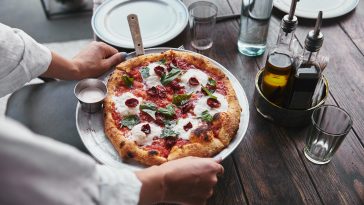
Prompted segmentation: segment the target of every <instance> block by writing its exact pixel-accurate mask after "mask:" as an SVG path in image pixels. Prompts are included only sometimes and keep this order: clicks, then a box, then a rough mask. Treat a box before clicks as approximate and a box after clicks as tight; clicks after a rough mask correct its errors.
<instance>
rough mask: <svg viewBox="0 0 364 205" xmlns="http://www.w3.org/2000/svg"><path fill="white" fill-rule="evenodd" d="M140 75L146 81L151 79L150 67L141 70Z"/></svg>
mask: <svg viewBox="0 0 364 205" xmlns="http://www.w3.org/2000/svg"><path fill="white" fill-rule="evenodd" d="M140 74H141V75H142V77H143V79H146V78H148V77H149V67H144V68H142V69H140Z"/></svg>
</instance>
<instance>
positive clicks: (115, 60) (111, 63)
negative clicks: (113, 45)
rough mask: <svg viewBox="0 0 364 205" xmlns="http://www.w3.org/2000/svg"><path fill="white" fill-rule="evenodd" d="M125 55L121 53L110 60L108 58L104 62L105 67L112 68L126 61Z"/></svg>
mask: <svg viewBox="0 0 364 205" xmlns="http://www.w3.org/2000/svg"><path fill="white" fill-rule="evenodd" d="M125 56H126V55H125V53H123V52H121V53H115V54H114V55H112V56H111V57H109V58H106V59H105V60H104V65H105V67H107V68H111V67H113V66H115V65H117V64H119V63H121V62H123V61H124V60H125Z"/></svg>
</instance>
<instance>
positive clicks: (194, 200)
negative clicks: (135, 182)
mask: <svg viewBox="0 0 364 205" xmlns="http://www.w3.org/2000/svg"><path fill="white" fill-rule="evenodd" d="M223 172H224V168H223V167H222V166H221V165H220V164H218V163H217V162H215V161H214V160H213V159H211V158H208V159H206V158H197V157H186V158H182V159H178V160H173V161H170V162H167V163H165V164H162V165H160V166H153V167H150V168H148V169H145V170H143V171H139V172H137V173H136V175H137V177H138V178H139V179H140V181H141V182H142V183H143V186H142V191H141V194H140V202H139V204H152V203H156V202H173V203H182V204H205V203H206V200H207V199H208V198H210V197H211V196H212V194H213V187H214V185H215V184H216V183H217V175H221V174H223Z"/></svg>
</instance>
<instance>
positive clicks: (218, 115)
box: [212, 112, 221, 121]
mask: <svg viewBox="0 0 364 205" xmlns="http://www.w3.org/2000/svg"><path fill="white" fill-rule="evenodd" d="M220 118H221V114H220V113H219V112H218V113H216V114H215V115H214V116H213V118H212V121H215V120H219V119H220Z"/></svg>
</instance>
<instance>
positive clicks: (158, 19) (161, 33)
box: [91, 0, 188, 49]
mask: <svg viewBox="0 0 364 205" xmlns="http://www.w3.org/2000/svg"><path fill="white" fill-rule="evenodd" d="M132 13H133V14H137V15H138V19H139V26H140V32H141V35H142V39H143V44H144V47H146V48H147V47H153V46H157V45H160V44H162V43H165V42H168V41H169V40H171V39H173V38H174V37H176V36H177V35H178V34H180V33H181V32H182V31H183V30H184V28H185V27H186V25H187V23H188V10H187V8H186V6H185V5H184V4H183V3H182V2H181V1H180V0H108V1H106V2H104V3H103V4H101V5H100V6H99V7H98V8H97V10H96V11H95V13H94V15H93V16H92V20H91V24H92V29H93V30H94V32H95V34H96V35H97V36H98V37H99V38H101V39H102V40H103V41H105V42H107V43H109V44H111V45H114V46H118V47H122V48H129V49H132V48H134V45H133V41H132V38H131V34H130V30H129V24H128V21H127V16H128V15H129V14H132Z"/></svg>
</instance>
